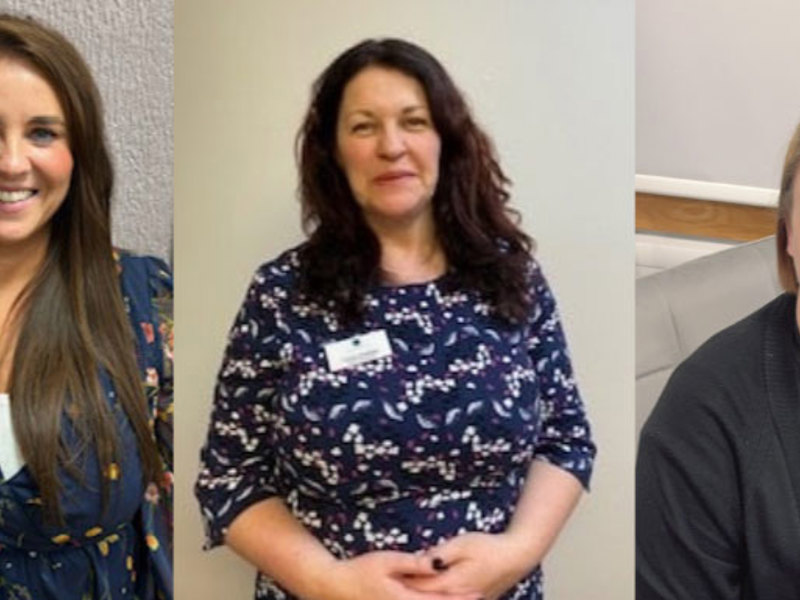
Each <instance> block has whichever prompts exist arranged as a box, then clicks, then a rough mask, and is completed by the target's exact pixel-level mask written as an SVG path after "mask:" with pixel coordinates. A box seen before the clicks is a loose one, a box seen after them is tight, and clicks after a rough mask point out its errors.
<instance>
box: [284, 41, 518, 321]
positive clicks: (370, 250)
mask: <svg viewBox="0 0 800 600" xmlns="http://www.w3.org/2000/svg"><path fill="white" fill-rule="evenodd" d="M368 66H381V67H386V68H390V69H396V70H398V71H401V72H403V73H404V74H406V75H408V76H410V77H413V78H414V79H416V80H417V81H418V82H419V83H420V84H421V85H422V87H423V89H424V90H425V94H426V96H427V100H428V105H429V107H430V111H431V117H432V119H433V124H434V127H435V129H436V132H437V133H438V135H439V137H440V139H441V148H442V149H441V155H440V164H439V180H438V184H437V187H436V191H435V193H434V196H433V200H432V202H433V213H434V219H435V225H436V234H437V237H438V240H439V243H440V244H441V246H442V248H443V250H444V253H445V256H446V257H447V263H448V268H449V270H448V275H447V277H446V278H445V280H444V281H445V282H446V283H445V285H447V286H448V287H449V288H450V289H456V288H466V289H474V290H477V291H478V292H479V293H480V294H481V295H482V296H483V297H484V298H485V299H486V300H487V301H488V302H489V303H490V304H491V305H492V306H493V307H494V310H495V312H496V313H497V314H498V315H499V316H500V317H502V318H504V319H505V320H507V321H509V322H519V321H521V320H522V319H524V317H525V315H526V312H527V310H528V308H529V306H530V303H531V301H532V298H531V297H530V292H529V289H528V288H529V286H528V285H527V283H528V277H527V272H528V268H529V262H530V254H531V251H532V248H533V242H532V240H531V239H530V238H529V237H528V236H527V235H526V234H525V233H524V232H522V231H521V229H520V228H519V226H518V223H519V214H518V213H517V212H516V211H514V210H512V209H511V208H509V207H508V199H509V192H508V190H507V188H508V186H509V184H510V181H509V179H508V178H507V177H506V176H505V174H504V173H503V171H502V169H501V168H500V165H499V164H498V161H497V158H496V157H495V153H494V149H493V147H492V143H491V140H490V139H489V137H488V136H487V135H486V134H485V133H484V132H483V131H481V129H480V128H479V127H478V125H477V124H476V123H475V121H474V120H473V119H472V116H471V115H470V111H469V108H468V107H467V104H466V102H465V101H464V98H463V97H462V95H461V93H460V92H459V91H458V89H457V88H456V86H455V84H454V83H453V81H452V80H451V79H450V76H449V75H448V74H447V72H446V71H445V70H444V67H442V65H441V64H440V63H439V62H438V61H437V60H436V59H435V58H434V57H433V56H431V54H429V53H428V52H427V51H425V50H423V49H422V48H420V47H419V46H416V45H414V44H412V43H409V42H406V41H403V40H399V39H381V40H366V41H363V42H361V43H359V44H357V45H355V46H353V47H352V48H350V49H349V50H347V51H345V52H344V53H343V54H341V55H340V56H339V57H338V58H336V60H334V61H333V63H332V64H331V65H330V66H329V67H328V68H327V69H326V70H325V71H324V72H323V73H322V75H320V77H319V78H318V79H317V81H316V82H315V83H314V86H313V88H312V100H311V106H310V107H309V109H308V113H307V114H306V118H305V121H304V123H303V125H302V127H301V129H300V132H299V133H298V137H297V159H298V165H299V170H300V189H299V195H300V201H301V204H302V218H303V228H304V230H305V232H306V233H307V235H308V236H309V239H308V241H307V243H306V244H305V245H304V246H303V248H302V250H301V253H300V260H301V276H300V281H299V289H300V293H301V294H303V295H304V296H305V297H306V298H308V299H309V300H311V301H314V302H316V303H318V304H320V305H327V306H332V307H333V308H334V310H335V311H336V312H337V314H338V316H339V317H340V318H341V319H342V320H343V321H344V322H348V323H352V322H354V321H356V320H357V319H358V318H359V316H360V315H361V314H362V313H363V299H364V295H365V293H366V290H367V289H368V288H369V287H370V286H373V285H377V284H378V283H379V282H380V267H379V265H380V245H379V242H378V239H377V237H376V236H375V234H374V233H373V232H372V230H371V229H370V228H369V226H368V225H367V222H366V220H365V218H364V216H363V214H362V212H361V209H360V207H359V206H358V204H357V203H356V201H355V199H354V197H353V194H352V192H351V190H350V186H349V184H348V182H347V178H346V177H345V174H344V173H343V171H342V170H341V169H340V167H339V165H338V164H337V162H336V158H335V156H336V124H337V119H338V115H339V108H340V104H341V101H342V95H343V93H344V89H345V86H346V85H347V83H348V82H349V81H350V80H351V79H353V77H355V76H356V75H357V74H358V73H359V72H360V71H361V70H363V69H364V68H366V67H368Z"/></svg>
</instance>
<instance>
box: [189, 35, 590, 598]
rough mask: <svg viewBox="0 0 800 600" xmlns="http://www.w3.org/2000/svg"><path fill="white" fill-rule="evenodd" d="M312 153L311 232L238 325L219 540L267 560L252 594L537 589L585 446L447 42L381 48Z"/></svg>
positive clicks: (226, 363) (224, 378) (220, 438)
mask: <svg viewBox="0 0 800 600" xmlns="http://www.w3.org/2000/svg"><path fill="white" fill-rule="evenodd" d="M298 149H299V159H300V161H299V162H300V177H301V202H302V206H303V219H304V224H305V226H306V230H307V233H308V240H307V241H306V242H305V243H303V244H302V245H300V246H299V247H296V248H293V249H290V250H288V251H287V252H285V253H284V254H283V255H281V256H280V257H278V258H277V259H274V260H272V261H270V262H268V263H266V264H264V265H263V266H262V267H261V268H260V269H259V270H258V271H257V273H256V275H255V277H254V279H253V283H252V285H251V287H250V289H249V290H248V292H247V296H246V298H245V302H244V304H243V306H242V308H241V310H240V312H239V314H238V316H237V318H236V322H235V323H234V326H233V328H232V329H231V333H230V338H229V345H228V348H227V351H226V355H225V358H224V360H223V364H222V368H221V369H220V372H219V378H218V384H217V387H216V394H215V402H214V409H213V414H212V418H211V426H210V428H209V431H208V439H207V442H206V445H205V447H204V448H203V451H202V460H203V464H202V470H201V473H200V476H199V478H198V481H197V485H196V493H197V496H198V499H199V501H200V504H201V507H202V512H203V517H204V519H205V523H206V528H207V534H208V536H207V544H206V545H207V547H213V546H216V545H220V544H222V543H225V544H227V545H229V546H230V547H231V548H233V549H234V550H235V551H236V552H238V553H239V554H241V555H242V556H243V557H244V558H245V559H247V560H248V561H250V562H251V563H253V564H254V565H256V566H257V567H258V569H259V571H260V575H259V579H258V585H257V591H256V597H257V598H260V599H270V600H277V599H288V598H306V599H308V600H345V599H346V600H374V599H376V598H382V599H387V600H443V599H445V598H447V599H449V600H477V599H478V598H485V599H486V600H497V599H498V598H503V599H504V600H510V599H512V598H513V599H517V600H523V599H525V600H535V599H539V598H541V597H542V586H541V571H540V568H539V565H540V564H541V562H542V560H543V558H544V556H545V554H546V553H547V551H548V550H549V548H550V546H551V545H552V544H553V542H554V540H555V538H556V536H557V534H558V532H559V531H560V529H561V527H562V526H563V524H564V523H565V521H566V519H567V518H568V516H569V514H570V512H571V510H572V508H573V507H574V505H575V503H576V502H577V501H578V498H579V497H580V495H581V490H582V487H586V486H587V485H588V482H589V478H590V475H591V471H592V466H593V459H594V455H595V447H594V444H593V442H592V439H591V434H590V430H589V425H588V422H587V420H586V417H585V414H584V409H583V402H582V400H581V397H580V395H579V393H578V390H577V387H576V384H575V381H574V379H573V377H572V367H571V365H570V360H569V356H568V353H567V351H566V342H565V338H564V334H563V332H562V329H561V325H560V321H559V317H558V312H557V310H556V307H555V300H554V298H553V295H552V293H551V292H550V289H549V287H548V285H547V282H546V280H545V278H544V276H543V274H542V272H541V270H540V268H539V265H538V263H537V262H536V261H535V260H534V259H533V257H532V256H531V247H532V242H531V241H530V239H529V238H528V237H527V236H526V235H525V234H524V233H523V232H522V230H521V229H520V228H519V227H518V225H517V222H516V214H515V213H514V212H513V211H512V210H511V209H510V208H509V207H508V206H507V201H508V198H509V193H508V191H507V185H508V181H507V179H506V178H505V176H504V175H503V172H502V170H501V168H500V166H499V164H498V162H497V159H496V158H495V156H494V153H493V151H492V149H491V144H490V142H489V139H488V137H487V136H486V135H485V134H484V133H483V132H482V131H481V130H480V129H479V128H478V127H477V125H476V124H475V122H474V120H473V119H472V116H471V115H470V112H469V110H468V109H467V106H466V104H465V102H464V100H463V98H462V96H461V94H460V93H459V91H458V90H457V88H456V87H455V85H454V84H453V82H452V81H451V79H450V77H449V76H448V74H447V72H446V71H445V70H444V68H443V67H442V66H441V65H440V64H439V62H438V61H437V60H436V59H435V58H434V57H433V56H431V55H430V54H428V53H427V52H426V51H425V50H423V49H422V48H420V47H418V46H415V45H413V44H410V43H408V42H405V41H402V40H396V39H387V40H367V41H365V42H363V43H361V44H358V45H356V46H354V47H352V48H350V49H349V50H347V51H346V52H344V53H343V54H342V55H340V56H339V57H338V58H337V59H336V60H335V61H334V62H333V63H332V64H331V65H330V66H329V67H328V68H327V69H326V70H325V71H324V72H323V73H322V75H321V76H320V77H319V79H318V80H317V82H316V84H315V85H314V88H313V91H312V101H311V106H310V107H309V110H308V112H307V115H306V118H305V121H304V123H303V126H302V128H301V132H300V136H299V139H298ZM301 558H302V559H301Z"/></svg>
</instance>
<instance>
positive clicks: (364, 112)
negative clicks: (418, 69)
mask: <svg viewBox="0 0 800 600" xmlns="http://www.w3.org/2000/svg"><path fill="white" fill-rule="evenodd" d="M418 110H424V111H426V112H427V111H428V109H427V108H426V107H425V106H424V105H422V104H414V105H413V106H406V107H405V108H404V109H403V110H402V111H401V113H402V114H404V115H405V114H408V113H412V112H415V111H418ZM358 114H361V115H366V116H368V117H372V116H374V113H373V112H372V111H371V110H368V109H366V108H357V109H355V110H351V111H350V112H349V113H347V114H346V115H345V117H352V116H355V115H358Z"/></svg>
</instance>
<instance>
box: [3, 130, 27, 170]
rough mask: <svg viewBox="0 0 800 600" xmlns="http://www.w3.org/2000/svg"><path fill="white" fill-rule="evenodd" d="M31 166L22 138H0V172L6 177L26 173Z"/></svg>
mask: <svg viewBox="0 0 800 600" xmlns="http://www.w3.org/2000/svg"><path fill="white" fill-rule="evenodd" d="M29 168H30V162H29V160H28V156H27V155H26V153H25V146H24V143H23V141H22V140H14V139H3V140H0V174H2V175H3V176H5V177H13V176H15V175H24V174H25V173H27V172H28V169H29Z"/></svg>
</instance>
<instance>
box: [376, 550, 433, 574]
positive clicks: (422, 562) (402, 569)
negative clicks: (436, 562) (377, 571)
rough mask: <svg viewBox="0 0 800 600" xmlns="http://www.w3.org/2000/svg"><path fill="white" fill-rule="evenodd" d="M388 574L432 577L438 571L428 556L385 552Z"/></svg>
mask: <svg viewBox="0 0 800 600" xmlns="http://www.w3.org/2000/svg"><path fill="white" fill-rule="evenodd" d="M384 561H385V564H386V572H387V573H389V574H390V575H412V576H430V575H436V573H437V571H436V570H435V569H434V568H433V564H432V562H431V560H430V558H428V557H427V556H424V555H420V554H407V553H405V552H385V553H384Z"/></svg>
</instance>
